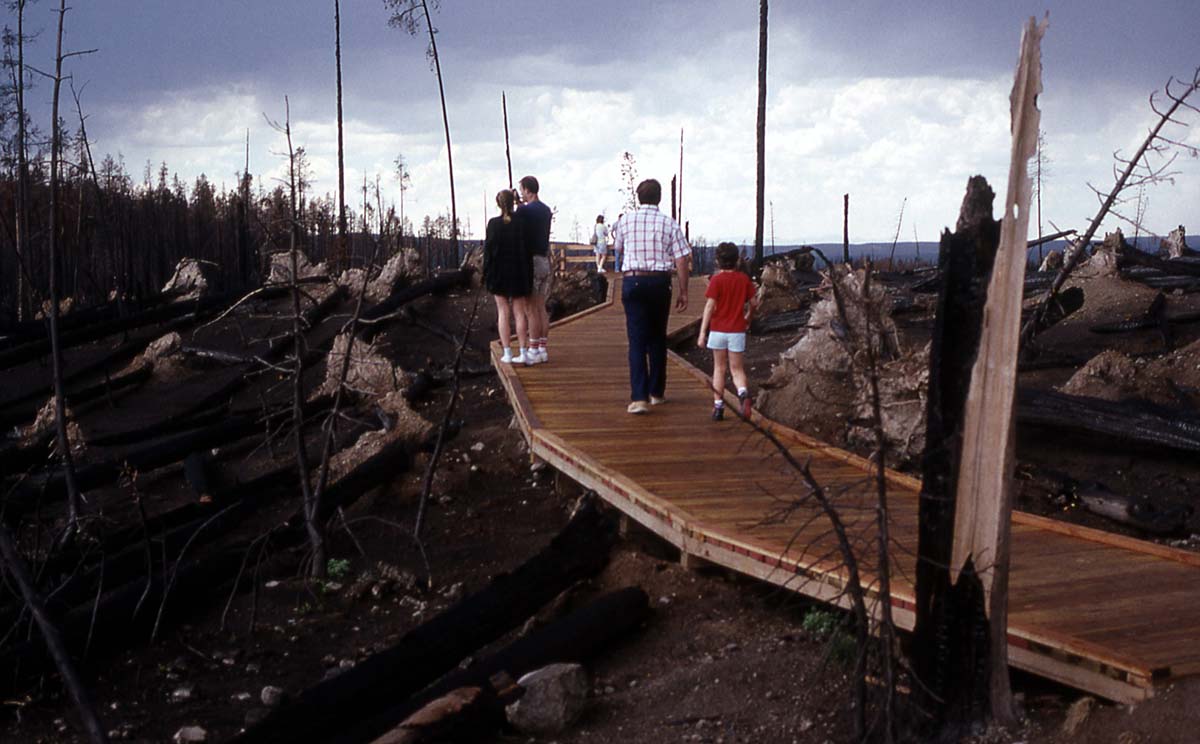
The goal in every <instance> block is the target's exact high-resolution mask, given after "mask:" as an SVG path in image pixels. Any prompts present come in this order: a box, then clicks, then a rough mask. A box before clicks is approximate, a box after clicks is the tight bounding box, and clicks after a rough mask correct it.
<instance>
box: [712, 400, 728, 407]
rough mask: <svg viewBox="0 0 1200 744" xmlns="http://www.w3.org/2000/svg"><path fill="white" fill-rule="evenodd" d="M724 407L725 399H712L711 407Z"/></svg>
mask: <svg viewBox="0 0 1200 744" xmlns="http://www.w3.org/2000/svg"><path fill="white" fill-rule="evenodd" d="M724 407H725V401H723V400H714V401H713V408H724Z"/></svg>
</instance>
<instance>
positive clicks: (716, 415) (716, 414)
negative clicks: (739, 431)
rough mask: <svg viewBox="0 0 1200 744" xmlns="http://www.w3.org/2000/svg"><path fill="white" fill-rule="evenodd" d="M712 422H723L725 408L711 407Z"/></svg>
mask: <svg viewBox="0 0 1200 744" xmlns="http://www.w3.org/2000/svg"><path fill="white" fill-rule="evenodd" d="M712 420H713V421H724V420H725V406H713V412H712Z"/></svg>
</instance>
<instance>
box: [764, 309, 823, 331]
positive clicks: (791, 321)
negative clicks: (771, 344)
mask: <svg viewBox="0 0 1200 744" xmlns="http://www.w3.org/2000/svg"><path fill="white" fill-rule="evenodd" d="M810 313H811V309H810V308H807V307H806V308H801V309H800V310H789V311H787V312H783V313H776V314H775V315H768V316H766V317H765V318H758V317H756V318H754V320H753V321H751V323H750V331H751V333H755V334H759V333H778V332H780V331H792V330H795V329H797V328H802V327H803V326H804V324H805V323H807V322H808V316H809V314H810Z"/></svg>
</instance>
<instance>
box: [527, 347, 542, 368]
mask: <svg viewBox="0 0 1200 744" xmlns="http://www.w3.org/2000/svg"><path fill="white" fill-rule="evenodd" d="M541 363H542V358H541V357H539V356H538V353H537V349H526V350H525V365H526V366H529V367H532V366H533V365H535V364H541Z"/></svg>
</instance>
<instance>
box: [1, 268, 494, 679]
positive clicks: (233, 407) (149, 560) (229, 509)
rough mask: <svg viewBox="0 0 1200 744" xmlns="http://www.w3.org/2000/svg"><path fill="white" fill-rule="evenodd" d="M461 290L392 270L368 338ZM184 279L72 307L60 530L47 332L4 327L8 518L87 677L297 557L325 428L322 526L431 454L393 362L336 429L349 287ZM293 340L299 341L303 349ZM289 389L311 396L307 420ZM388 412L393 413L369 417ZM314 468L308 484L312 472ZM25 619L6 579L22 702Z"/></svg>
mask: <svg viewBox="0 0 1200 744" xmlns="http://www.w3.org/2000/svg"><path fill="white" fill-rule="evenodd" d="M397 265H399V266H401V268H403V263H402V262H401V263H400V264H397ZM185 268H186V267H185ZM468 278H469V275H468V272H463V271H455V272H447V273H443V274H439V275H437V276H435V277H433V278H431V279H428V280H425V281H419V282H416V283H410V279H409V276H408V274H406V273H405V272H404V271H402V270H396V271H392V272H390V273H387V274H386V275H385V276H383V277H382V278H381V279H377V280H376V281H375V282H374V283H373V284H372V285H371V286H372V290H373V291H372V293H371V294H372V296H373V297H374V298H376V300H374V301H372V302H370V303H368V304H366V307H365V310H364V311H363V312H362V318H363V319H364V321H366V322H365V323H364V324H363V325H362V326H360V331H359V333H360V335H362V336H363V337H364V338H378V337H379V335H380V333H381V332H382V331H383V330H384V329H385V328H387V326H388V325H389V324H390V323H392V321H394V320H396V319H398V318H400V317H401V313H400V312H398V311H400V310H402V309H404V308H405V306H406V305H407V304H409V303H412V302H414V301H417V300H420V299H422V298H425V297H428V296H430V295H441V294H445V293H446V292H450V291H453V290H455V289H458V288H461V287H463V286H464V285H465V284H466V282H467V280H468ZM184 279H187V281H184ZM184 279H181V280H180V281H179V282H175V283H173V284H172V285H169V287H168V291H165V292H164V293H163V294H162V295H160V296H159V297H158V298H155V299H154V300H150V301H147V302H145V303H142V304H141V305H140V306H134V307H132V308H131V307H130V306H129V305H128V304H125V305H121V304H111V306H104V307H101V308H95V309H86V308H85V309H81V310H76V311H75V312H74V313H73V314H72V315H74V316H76V317H78V318H80V319H83V318H87V319H88V322H86V323H85V322H78V323H64V324H63V325H64V327H65V328H66V329H67V332H66V333H64V334H63V342H64V345H65V346H67V347H68V349H69V350H68V353H67V369H66V375H65V378H66V381H67V382H68V385H67V387H66V396H65V397H66V402H67V403H68V404H69V409H68V410H69V416H68V417H69V425H70V431H71V432H72V435H71V440H70V441H71V447H72V450H73V453H74V454H75V468H74V477H75V482H76V483H77V484H78V487H79V488H80V489H81V490H82V491H83V494H84V496H85V498H86V504H85V506H84V509H83V510H82V514H81V516H80V519H79V522H78V523H71V522H69V521H68V515H67V512H66V510H65V507H64V503H63V502H64V498H63V497H64V496H65V495H66V492H67V488H66V479H65V471H64V469H63V468H62V466H61V465H60V463H59V458H58V457H57V456H56V455H55V452H54V447H53V430H52V427H48V426H45V425H44V424H45V420H46V419H47V416H46V414H45V411H47V410H50V408H47V406H46V403H45V397H46V395H47V394H48V390H47V386H46V385H45V383H44V381H45V378H46V374H45V371H44V370H45V355H46V353H47V351H46V350H47V348H48V341H47V339H45V338H44V335H45V329H44V327H42V332H41V333H42V337H39V335H38V333H37V330H38V329H37V328H35V327H34V326H32V325H25V326H21V327H18V328H11V329H9V331H7V332H6V335H5V336H4V343H6V344H7V348H4V349H3V350H2V351H0V366H2V367H3V368H4V370H5V375H6V381H11V383H12V384H11V385H10V386H7V387H6V391H5V393H6V394H7V396H8V397H7V398H6V399H4V400H0V422H3V425H4V427H5V429H6V430H7V432H8V433H7V436H6V437H5V440H4V442H3V444H2V446H0V466H2V468H0V470H2V475H0V478H2V482H0V493H2V494H3V501H2V503H0V513H2V515H3V517H2V519H3V522H4V523H5V524H6V525H7V527H6V528H5V529H10V528H11V531H12V534H13V535H14V536H15V538H16V540H15V545H16V547H17V549H19V550H21V551H22V552H23V553H25V554H26V555H28V556H29V559H28V560H29V562H30V563H31V564H32V565H34V566H36V567H37V570H36V572H35V573H34V574H33V575H34V579H35V581H36V587H35V588H36V589H37V590H38V591H39V592H40V593H41V594H42V595H43V596H45V597H47V598H48V599H47V602H46V608H47V611H48V613H49V615H50V616H51V617H52V618H53V620H54V622H55V623H56V624H57V625H58V627H59V629H60V630H61V636H62V638H63V640H64V642H65V644H66V648H67V649H68V650H69V652H70V653H71V654H72V655H73V656H74V657H75V658H77V659H83V658H86V660H87V669H85V673H89V674H90V673H95V672H96V671H98V670H100V669H102V668H103V664H104V663H105V660H106V659H110V658H112V657H113V656H114V655H116V654H119V653H122V651H123V650H124V649H126V648H128V647H130V646H131V645H135V644H138V643H141V642H145V641H146V640H148V639H151V638H153V637H154V636H156V635H158V634H159V633H161V632H162V630H163V629H164V628H165V627H167V626H168V625H170V624H171V623H173V622H175V621H176V620H178V619H179V618H182V617H189V616H192V615H193V614H194V613H195V612H198V611H201V610H204V609H206V608H211V607H212V606H213V605H214V604H216V605H217V606H218V607H219V604H218V603H220V602H222V601H226V599H227V598H228V597H229V596H230V592H231V591H237V590H238V589H239V587H244V586H246V585H247V583H249V582H248V581H247V579H246V573H247V571H249V570H251V569H253V567H254V566H255V565H257V564H259V563H263V562H269V561H271V560H274V559H281V560H284V561H285V562H287V563H289V564H293V565H294V564H295V562H296V561H297V560H299V559H298V558H297V557H296V552H297V550H299V549H302V548H303V547H304V546H305V545H306V542H307V540H308V537H309V535H308V530H307V521H308V520H307V519H306V516H307V515H306V512H305V508H304V507H303V506H302V505H301V503H300V501H299V498H298V494H299V492H300V491H301V490H303V489H302V488H301V486H302V485H303V484H304V483H305V481H304V480H303V478H302V477H301V472H304V471H302V470H300V469H298V468H297V465H296V457H297V452H296V448H299V447H301V445H297V444H296V442H303V443H305V444H304V445H303V446H302V449H305V450H309V451H313V452H315V451H319V447H318V446H316V444H314V443H317V442H320V441H321V440H322V438H323V437H324V433H325V431H327V430H328V431H329V432H330V438H329V441H330V443H331V446H330V448H329V466H328V474H327V475H326V476H324V477H326V478H327V484H323V488H324V492H323V499H322V501H321V503H320V508H319V512H318V513H317V514H316V519H317V520H318V521H320V522H322V523H325V522H328V521H329V520H331V519H332V518H333V517H334V516H335V515H337V514H340V513H343V510H344V509H346V508H348V507H350V506H351V505H352V504H354V503H355V502H357V501H358V500H359V499H360V498H361V497H362V496H363V495H364V494H366V493H368V492H371V491H372V490H373V489H376V488H378V487H379V486H381V485H386V484H387V483H389V482H390V481H391V480H392V479H393V478H395V477H396V476H397V474H399V473H401V472H403V471H404V470H405V469H406V468H407V467H408V466H409V464H410V463H411V461H412V459H413V457H414V456H415V455H416V454H417V453H418V452H419V451H420V450H421V449H423V448H428V447H429V446H430V443H431V427H430V425H429V423H428V422H427V421H425V419H424V418H423V417H422V416H421V415H420V414H419V413H417V412H416V411H414V410H413V409H412V408H411V407H410V405H409V403H408V399H407V398H406V396H405V395H404V394H405V393H406V392H407V387H408V385H409V384H410V382H411V380H412V379H413V378H412V376H411V375H409V374H408V373H405V372H404V371H403V370H401V369H399V367H397V366H395V365H393V364H391V363H390V362H388V363H387V370H386V375H387V376H388V378H389V380H390V382H391V387H390V389H388V390H382V389H381V387H382V386H381V385H380V384H369V383H372V379H371V378H362V377H361V376H360V377H357V378H351V380H350V384H349V385H348V388H349V394H348V395H347V396H346V397H345V398H344V400H343V403H342V405H341V408H340V415H339V416H338V418H337V419H336V420H331V417H330V410H331V406H333V400H334V396H333V393H334V391H335V389H336V388H337V387H338V384H339V382H338V380H337V379H336V375H334V376H333V380H332V382H330V380H329V374H328V372H329V371H330V370H333V369H335V368H337V367H338V366H340V359H339V357H338V356H337V354H336V349H335V341H336V339H338V338H344V336H345V333H344V326H345V324H346V318H347V317H349V314H350V312H351V311H352V310H353V308H354V304H353V303H354V302H355V298H354V297H353V294H354V293H355V292H357V291H358V285H346V286H339V285H338V284H335V283H332V282H330V281H329V280H328V279H327V278H326V277H325V276H324V275H323V271H317V270H309V271H308V273H307V274H306V275H303V276H301V277H300V278H299V279H298V280H297V281H295V282H294V283H293V282H292V281H291V276H290V275H287V276H282V277H281V281H282V282H284V283H281V284H275V285H268V286H264V287H261V288H259V289H257V290H255V291H253V292H250V293H249V294H244V295H238V296H234V295H228V294H214V293H212V292H211V291H209V289H208V285H207V284H206V282H205V280H204V277H203V275H202V274H200V273H197V274H196V275H195V276H189V277H184ZM296 297H299V298H300V302H299V304H298V306H299V308H300V317H299V318H298V320H297V321H296V322H295V323H293V319H292V317H291V314H292V307H293V306H292V299H293V298H296ZM66 317H71V316H66ZM291 328H299V329H300V337H299V338H298V339H297V338H296V337H294V335H293V333H294V332H293V331H291V330H290V329H291ZM361 348H363V349H368V350H372V351H373V353H375V355H376V356H375V357H374V358H373V360H372V362H381V363H382V362H387V359H386V357H385V356H383V352H382V351H380V349H379V348H372V347H369V346H367V345H366V343H363V344H361ZM296 349H300V350H301V356H302V358H300V359H296ZM342 353H343V355H344V351H343V352H342ZM355 356H356V357H357V356H358V352H357V350H356V353H355ZM322 363H324V367H325V368H327V369H325V368H322V369H321V371H320V373H319V374H318V373H317V371H316V368H319V367H322ZM475 366H479V365H478V364H476V365H475ZM295 370H299V373H300V377H299V379H298V381H297V379H296V378H295V376H294V372H295ZM439 374H440V372H439ZM323 379H324V380H325V385H324V387H322V380H323ZM364 379H365V381H364ZM374 382H379V380H374ZM296 385H298V386H299V388H300V389H302V390H303V391H304V396H303V400H302V401H301V405H300V406H299V408H294V407H293V406H292V401H291V394H292V393H291V391H292V389H293V387H295V386H296ZM380 407H382V410H384V411H386V412H387V415H385V416H376V415H375V414H374V411H375V410H376V409H377V408H380ZM297 422H299V428H297ZM318 464H319V463H318ZM307 472H308V478H310V479H311V480H312V482H313V483H315V482H316V479H317V477H318V473H317V471H316V470H315V469H314V470H311V471H307ZM273 557H275V558H273ZM29 622H30V615H29V612H28V610H27V604H26V601H25V599H24V598H23V597H21V596H19V595H18V594H16V593H15V592H14V590H13V588H12V587H11V585H9V584H8V583H4V584H2V585H0V669H3V670H4V672H3V674H2V675H0V689H2V690H3V691H4V692H5V693H6V694H12V695H20V694H21V693H22V690H24V689H25V688H26V685H28V684H30V683H31V682H32V681H34V680H36V679H37V677H38V675H41V674H42V673H44V672H46V671H47V670H48V667H47V662H48V661H49V659H48V657H47V656H46V652H45V649H44V647H43V644H42V642H41V640H40V638H39V637H38V636H37V635H36V634H33V635H31V634H30V633H29V632H28V625H29Z"/></svg>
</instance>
